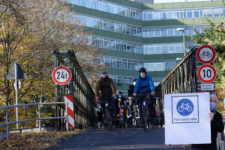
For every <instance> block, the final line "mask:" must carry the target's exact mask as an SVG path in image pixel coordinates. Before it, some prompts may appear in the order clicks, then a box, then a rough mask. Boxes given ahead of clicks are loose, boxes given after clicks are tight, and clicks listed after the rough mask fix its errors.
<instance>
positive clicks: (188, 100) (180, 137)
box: [164, 93, 211, 145]
mask: <svg viewBox="0 0 225 150" xmlns="http://www.w3.org/2000/svg"><path fill="white" fill-rule="evenodd" d="M164 110H165V144H166V145H168V144H172V145H176V144H203V143H211V129H210V117H209V112H210V103H209V93H184V94H166V95H165V96H164Z"/></svg>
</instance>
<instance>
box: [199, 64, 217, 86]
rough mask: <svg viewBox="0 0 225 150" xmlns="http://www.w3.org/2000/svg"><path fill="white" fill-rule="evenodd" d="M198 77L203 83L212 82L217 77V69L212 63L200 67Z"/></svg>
mask: <svg viewBox="0 0 225 150" xmlns="http://www.w3.org/2000/svg"><path fill="white" fill-rule="evenodd" d="M198 78H199V79H200V80H201V81H202V82H203V83H210V82H213V81H214V80H215V79H216V69H215V68H214V67H213V66H211V65H203V66H201V67H200V68H199V69H198Z"/></svg>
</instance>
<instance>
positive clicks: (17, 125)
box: [15, 62, 19, 129]
mask: <svg viewBox="0 0 225 150" xmlns="http://www.w3.org/2000/svg"><path fill="white" fill-rule="evenodd" d="M17 82H18V81H17V62H15V85H16V86H15V91H16V93H15V95H16V105H18V91H17V86H18V83H17ZM16 121H18V107H16ZM18 128H19V124H18V123H16V129H18Z"/></svg>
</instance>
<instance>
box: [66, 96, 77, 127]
mask: <svg viewBox="0 0 225 150" xmlns="http://www.w3.org/2000/svg"><path fill="white" fill-rule="evenodd" d="M64 101H65V116H66V117H67V114H68V118H67V121H68V127H69V128H74V127H75V124H74V110H73V96H72V95H66V96H64ZM67 105H68V107H67ZM67 109H68V110H67Z"/></svg>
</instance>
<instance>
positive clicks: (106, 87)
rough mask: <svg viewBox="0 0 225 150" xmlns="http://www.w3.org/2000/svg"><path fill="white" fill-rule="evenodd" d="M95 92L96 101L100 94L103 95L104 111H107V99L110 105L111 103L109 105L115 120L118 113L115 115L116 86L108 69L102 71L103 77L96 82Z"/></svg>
mask: <svg viewBox="0 0 225 150" xmlns="http://www.w3.org/2000/svg"><path fill="white" fill-rule="evenodd" d="M95 94H96V101H97V100H98V98H99V95H101V96H100V100H101V105H102V108H103V112H105V105H104V103H105V102H106V101H108V102H109V105H110V106H109V107H110V109H111V111H112V115H113V116H112V117H113V120H115V117H116V115H115V104H114V100H113V97H115V96H116V86H115V84H114V83H113V80H112V79H111V78H109V77H108V74H107V72H106V71H102V73H101V78H100V79H99V80H98V81H97V83H96V86H95ZM103 114H104V113H103Z"/></svg>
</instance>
